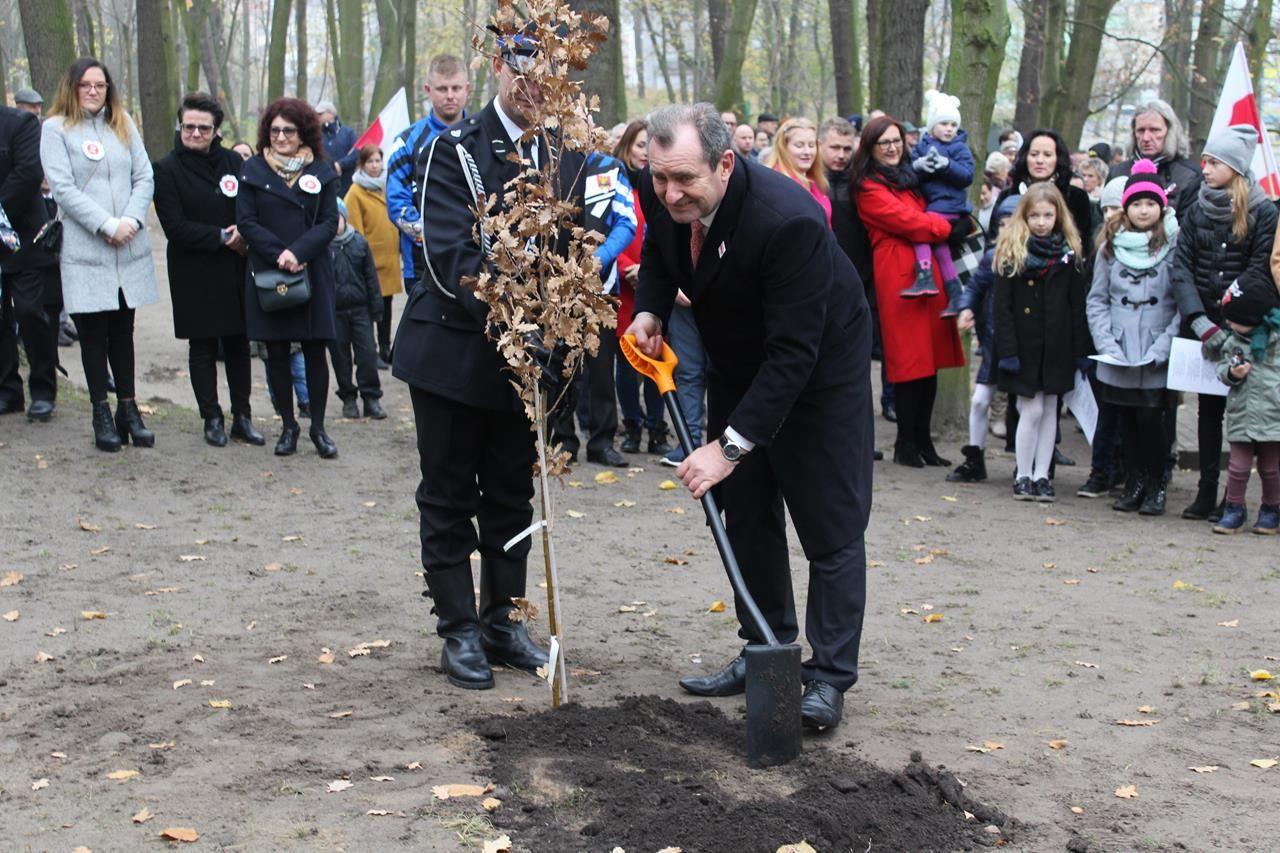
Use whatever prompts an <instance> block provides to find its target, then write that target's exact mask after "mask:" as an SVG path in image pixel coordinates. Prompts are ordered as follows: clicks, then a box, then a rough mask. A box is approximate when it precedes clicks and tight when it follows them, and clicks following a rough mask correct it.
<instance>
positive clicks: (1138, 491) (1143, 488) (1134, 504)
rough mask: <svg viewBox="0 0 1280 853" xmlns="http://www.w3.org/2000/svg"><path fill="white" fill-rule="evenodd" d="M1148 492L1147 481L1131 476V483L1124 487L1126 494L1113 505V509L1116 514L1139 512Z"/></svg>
mask: <svg viewBox="0 0 1280 853" xmlns="http://www.w3.org/2000/svg"><path fill="white" fill-rule="evenodd" d="M1146 492H1147V481H1146V479H1145V478H1143V477H1141V476H1130V477H1129V482H1128V483H1127V484H1126V485H1125V487H1124V494H1123V495H1121V496H1120V499H1119V500H1118V501H1116V502H1115V503H1113V504H1112V505H1111V508H1112V509H1114V510H1115V511H1116V512H1137V510H1138V508H1139V507H1141V506H1142V499H1143V498H1144V497H1146Z"/></svg>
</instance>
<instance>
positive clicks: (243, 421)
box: [231, 413, 267, 447]
mask: <svg viewBox="0 0 1280 853" xmlns="http://www.w3.org/2000/svg"><path fill="white" fill-rule="evenodd" d="M231 437H232V438H234V439H235V440H236V441H243V442H244V443H245V444H253V445H257V446H258V447H261V446H262V445H264V444H266V443H267V440H266V439H265V438H263V437H262V433H260V432H258V431H257V430H256V429H255V428H254V426H253V417H252V416H251V415H249V414H248V413H245V414H239V415H235V414H233V415H232V416H231Z"/></svg>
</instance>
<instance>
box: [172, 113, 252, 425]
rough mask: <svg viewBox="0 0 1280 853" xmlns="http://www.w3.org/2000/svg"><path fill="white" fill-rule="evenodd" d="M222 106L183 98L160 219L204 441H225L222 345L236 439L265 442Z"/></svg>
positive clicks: (176, 322) (235, 184) (233, 165)
mask: <svg viewBox="0 0 1280 853" xmlns="http://www.w3.org/2000/svg"><path fill="white" fill-rule="evenodd" d="M222 115H223V113H222V106H221V105H220V104H219V103H218V101H217V100H216V99H215V98H212V97H210V96H209V95H206V94H204V93H203V92H196V93H194V94H190V95H187V96H186V97H185V98H183V99H182V105H181V107H180V108H179V110H178V133H177V141H176V143H175V145H174V148H173V151H171V152H170V153H169V154H168V155H167V156H165V158H164V159H162V160H160V161H159V162H157V163H156V164H155V181H156V194H155V204H156V217H157V218H158V219H159V220H160V226H161V227H162V228H164V233H165V236H166V237H168V238H169V247H168V250H167V260H168V267H169V295H170V297H171V298H172V300H173V333H174V335H175V336H177V337H179V338H186V339H187V340H188V348H189V349H188V365H189V367H190V372H191V388H192V390H193V391H194V392H195V395H196V404H197V405H198V406H199V408H200V417H202V418H204V440H205V441H206V442H208V443H209V444H211V445H213V446H214V447H223V446H225V445H226V443H227V431H226V423H225V421H224V420H223V415H222V407H221V406H220V405H219V403H218V366H217V357H218V346H219V344H221V346H222V351H223V353H224V354H225V358H226V365H227V390H228V391H229V392H230V393H231V417H232V420H231V437H232V438H236V439H239V440H241V441H245V442H248V443H250V444H264V443H265V439H263V437H262V434H261V433H259V432H258V431H257V430H256V429H254V427H253V416H252V413H251V411H250V408H249V394H250V389H251V386H252V373H251V371H250V367H249V364H250V361H249V339H248V338H247V337H245V333H244V276H245V261H244V255H245V242H244V238H243V237H241V236H240V231H239V229H237V228H236V195H237V193H238V191H239V186H240V180H239V177H238V176H239V174H240V167H241V165H242V164H243V161H242V160H241V159H240V155H239V154H236V153H235V152H234V151H229V150H227V149H226V148H223V147H222V137H220V136H218V135H217V134H218V128H219V126H221V124H222Z"/></svg>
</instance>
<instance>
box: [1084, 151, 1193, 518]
mask: <svg viewBox="0 0 1280 853" xmlns="http://www.w3.org/2000/svg"><path fill="white" fill-rule="evenodd" d="M1177 236H1178V219H1177V217H1176V216H1175V215H1174V212H1173V209H1172V208H1170V207H1169V199H1168V197H1167V196H1166V194H1165V185H1164V180H1163V179H1162V178H1161V177H1160V176H1159V174H1157V173H1156V166H1155V164H1154V163H1152V162H1151V161H1150V160H1146V159H1143V160H1139V161H1138V162H1136V163H1134V164H1133V170H1132V173H1131V174H1130V176H1129V179H1128V181H1127V182H1126V184H1125V189H1124V193H1123V195H1122V196H1121V211H1120V213H1118V214H1117V215H1114V216H1112V217H1111V218H1109V219H1108V220H1107V222H1106V224H1105V225H1104V226H1103V228H1102V232H1101V234H1100V239H1099V241H1098V242H1099V244H1100V245H1099V248H1098V255H1097V258H1096V260H1095V261H1094V267H1093V286H1092V287H1091V288H1090V290H1089V296H1088V298H1087V299H1086V300H1085V313H1086V315H1087V316H1088V318H1089V331H1090V332H1091V333H1092V334H1093V344H1094V348H1095V349H1096V350H1097V352H1098V355H1099V356H1101V358H1100V359H1099V364H1098V382H1097V396H1098V402H1099V403H1101V404H1111V405H1114V406H1116V407H1117V413H1118V415H1119V424H1120V436H1121V446H1122V448H1123V451H1124V458H1125V467H1126V469H1127V471H1128V480H1127V482H1126V483H1125V489H1124V494H1122V495H1121V496H1120V499H1119V500H1117V501H1116V502H1115V503H1114V504H1112V509H1115V510H1118V511H1120V512H1134V511H1135V510H1136V511H1137V512H1139V513H1140V514H1142V515H1164V510H1165V500H1166V484H1165V477H1164V466H1165V461H1166V459H1167V458H1168V451H1169V445H1170V443H1171V441H1172V438H1171V436H1169V434H1168V432H1167V429H1166V421H1165V416H1164V413H1165V409H1167V408H1168V407H1170V406H1176V405H1177V397H1178V394H1177V392H1176V391H1168V390H1166V388H1165V383H1166V379H1167V374H1168V370H1169V363H1168V362H1169V349H1170V347H1171V346H1172V344H1173V339H1174V337H1176V336H1177V334H1178V326H1179V323H1180V318H1179V316H1178V306H1177V302H1176V300H1175V299H1174V297H1173V284H1172V282H1171V280H1170V267H1171V265H1172V258H1173V255H1172V250H1173V247H1174V245H1175V242H1176V240H1177Z"/></svg>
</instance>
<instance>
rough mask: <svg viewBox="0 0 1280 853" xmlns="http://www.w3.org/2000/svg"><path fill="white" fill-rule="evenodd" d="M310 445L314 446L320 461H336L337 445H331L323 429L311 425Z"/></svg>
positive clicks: (331, 440)
mask: <svg viewBox="0 0 1280 853" xmlns="http://www.w3.org/2000/svg"><path fill="white" fill-rule="evenodd" d="M311 443H312V444H314V445H315V446H316V453H319V454H320V458H321V459H336V458H337V456H338V445H336V444H334V443H333V439H331V438H329V434H328V433H326V432H325V431H324V427H320V428H318V429H317V428H316V427H315V425H314V424H313V425H312V427H311Z"/></svg>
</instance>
